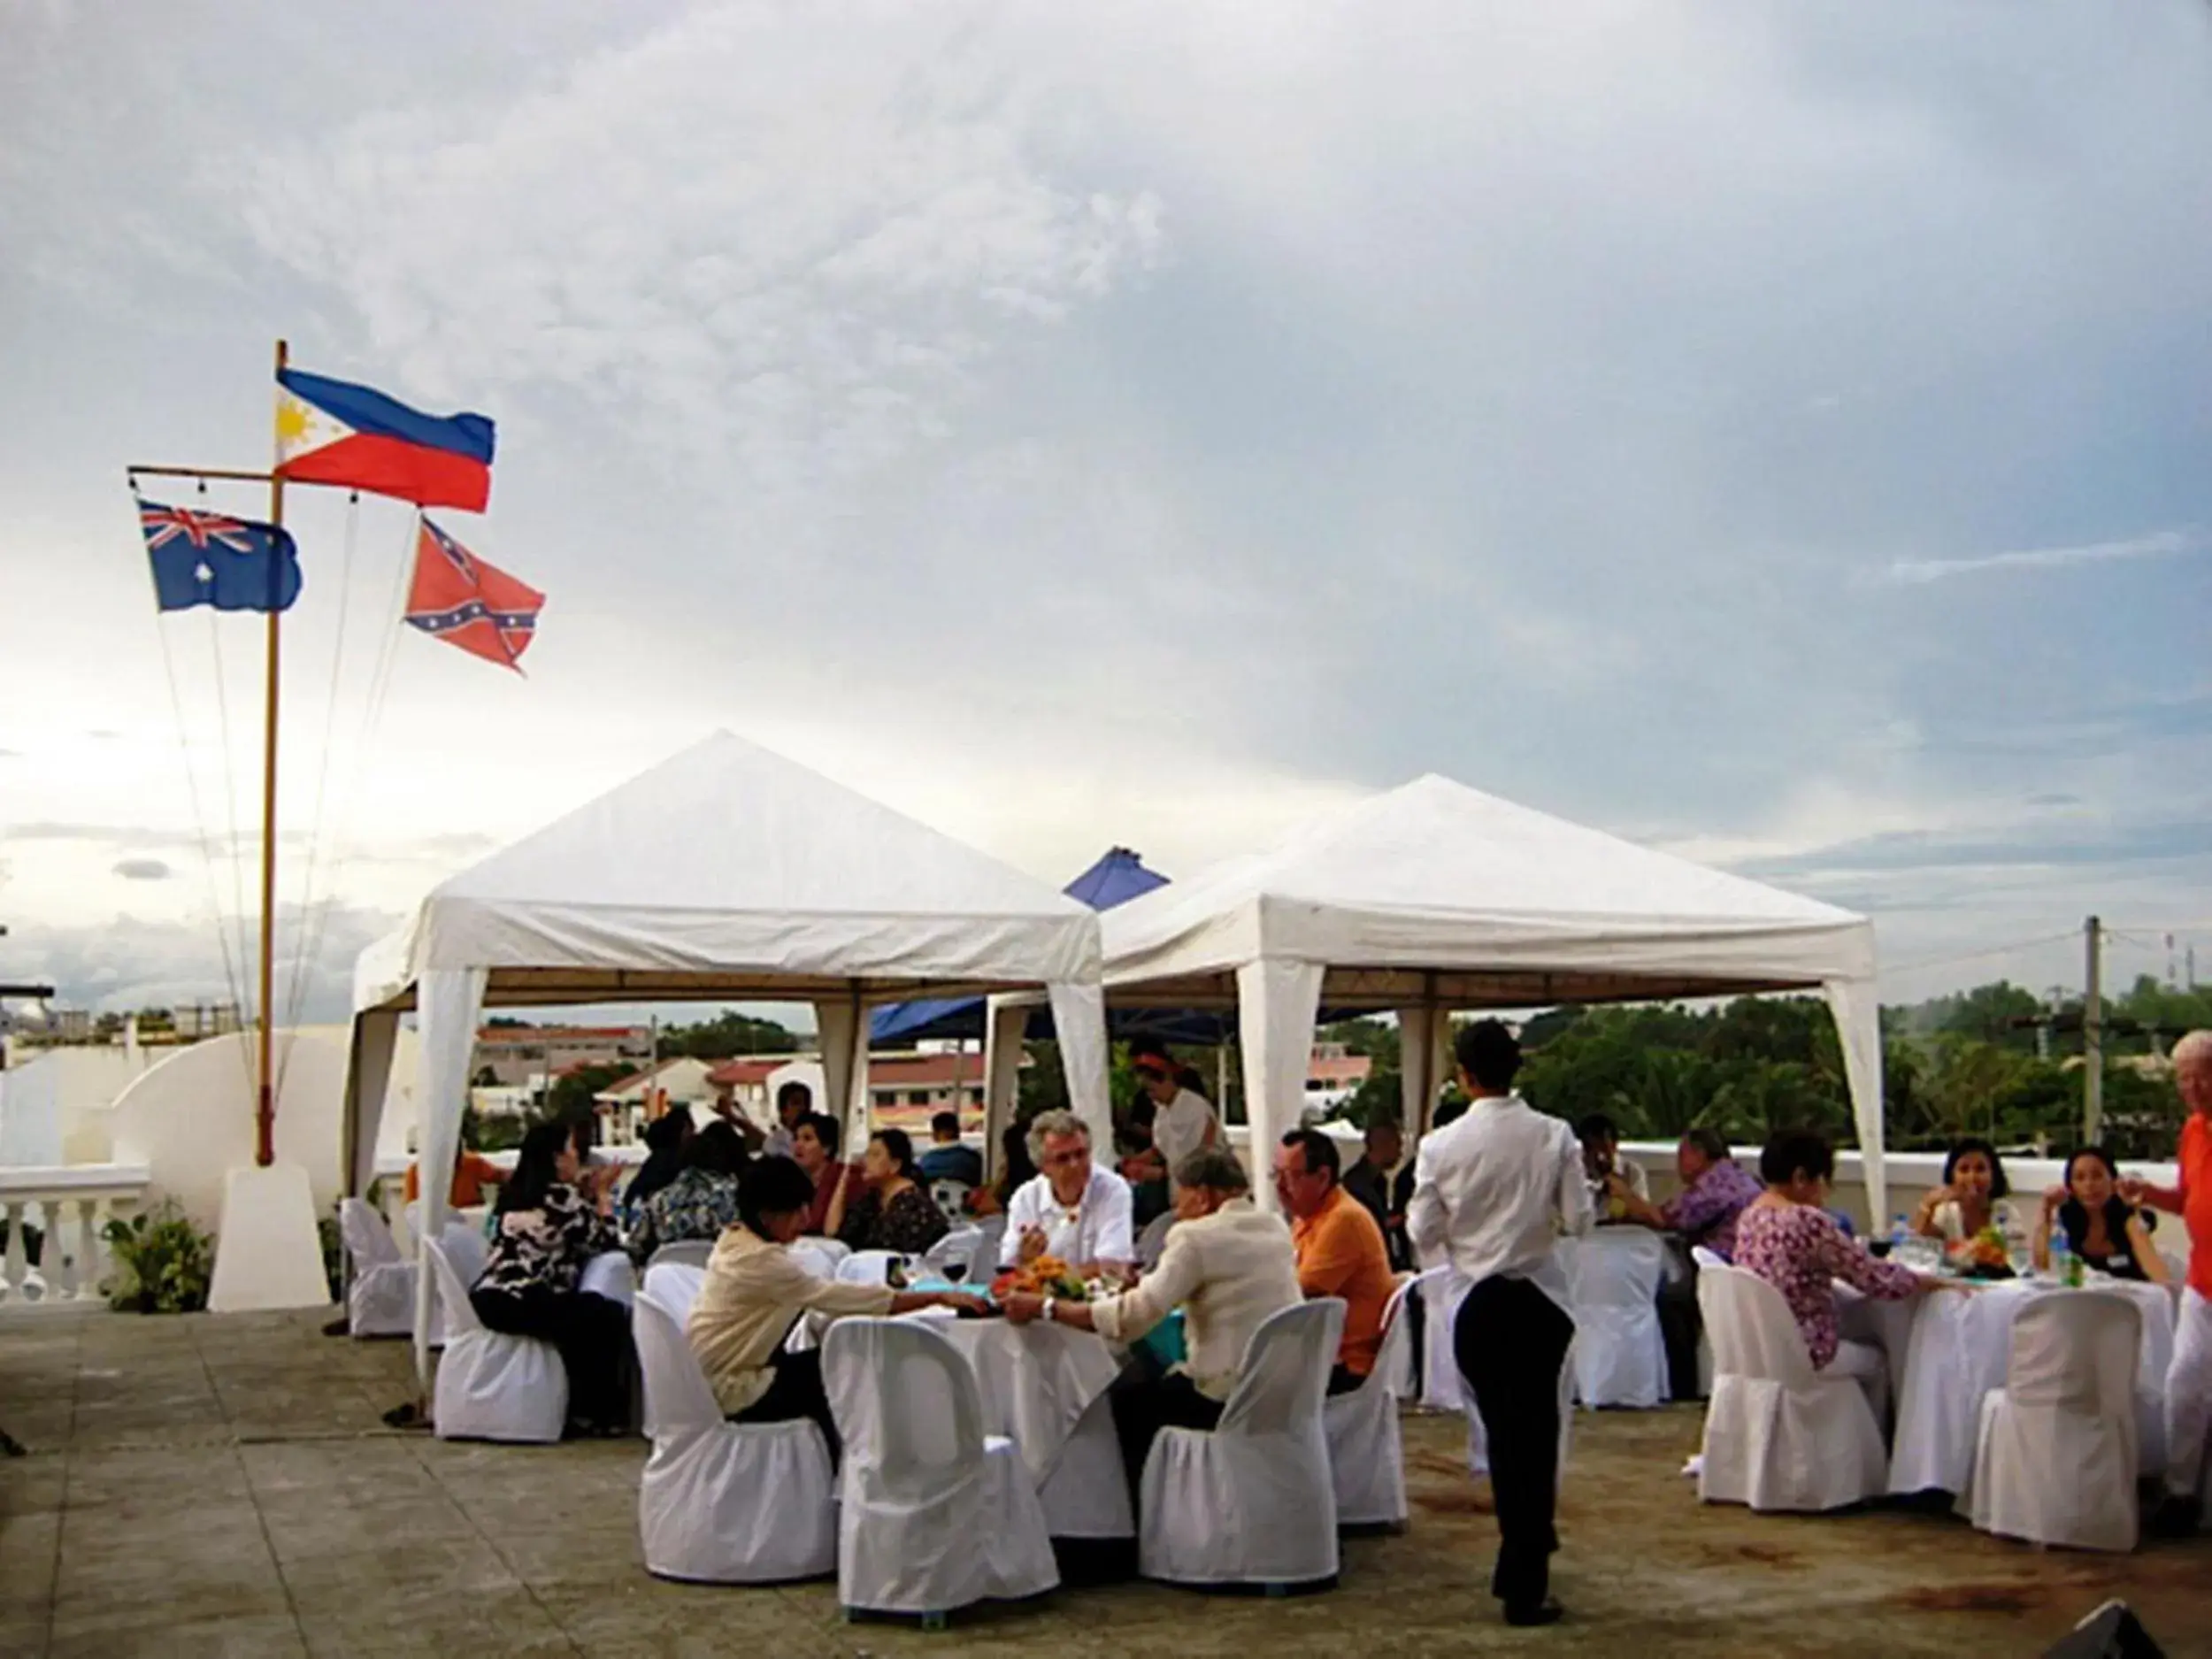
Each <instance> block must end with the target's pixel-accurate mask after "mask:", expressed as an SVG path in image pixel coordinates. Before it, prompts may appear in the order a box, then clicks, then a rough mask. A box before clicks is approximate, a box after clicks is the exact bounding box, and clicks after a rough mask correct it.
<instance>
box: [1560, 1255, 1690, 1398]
mask: <svg viewBox="0 0 2212 1659" xmlns="http://www.w3.org/2000/svg"><path fill="white" fill-rule="evenodd" d="M1559 1253H1560V1256H1561V1257H1562V1259H1563V1263H1564V1265H1565V1266H1566V1269H1567V1284H1568V1290H1569V1296H1568V1300H1569V1303H1570V1305H1571V1307H1572V1308H1573V1310H1574V1322H1575V1337H1574V1344H1575V1346H1574V1368H1575V1394H1576V1396H1577V1397H1578V1399H1579V1400H1580V1401H1581V1402H1582V1403H1583V1404H1584V1405H1586V1406H1633V1407H1638V1408H1644V1409H1648V1408H1650V1407H1652V1406H1656V1405H1659V1404H1662V1403H1663V1402H1665V1400H1666V1398H1667V1345H1666V1340H1665V1339H1664V1338H1663V1337H1662V1336H1661V1335H1660V1333H1659V1303H1658V1295H1659V1283H1660V1280H1661V1279H1663V1277H1664V1276H1665V1274H1666V1267H1667V1246H1666V1240H1663V1239H1662V1238H1661V1237H1660V1236H1659V1235H1658V1234H1657V1233H1651V1232H1647V1231H1646V1230H1645V1229H1644V1228H1642V1227H1608V1228H1606V1229H1605V1230H1604V1231H1603V1232H1602V1233H1596V1234H1593V1235H1592V1236H1591V1237H1589V1238H1586V1239H1563V1240H1560V1243H1559Z"/></svg>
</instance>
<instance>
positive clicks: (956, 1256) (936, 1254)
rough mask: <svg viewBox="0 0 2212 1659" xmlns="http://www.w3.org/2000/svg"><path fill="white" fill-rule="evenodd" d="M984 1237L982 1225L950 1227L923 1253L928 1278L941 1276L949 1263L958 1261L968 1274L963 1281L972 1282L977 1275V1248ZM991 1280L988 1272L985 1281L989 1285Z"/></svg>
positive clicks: (923, 1268) (923, 1265)
mask: <svg viewBox="0 0 2212 1659" xmlns="http://www.w3.org/2000/svg"><path fill="white" fill-rule="evenodd" d="M982 1238H983V1230H982V1229H981V1228H980V1227H968V1226H960V1227H954V1228H952V1229H950V1230H949V1232H947V1233H945V1235H944V1236H943V1237H942V1238H941V1239H939V1240H937V1242H936V1243H934V1244H933V1245H931V1246H930V1247H929V1248H928V1249H927V1250H926V1251H924V1252H923V1253H922V1260H921V1269H922V1272H923V1274H924V1275H925V1276H926V1277H928V1278H937V1277H940V1276H941V1275H942V1274H943V1272H944V1271H945V1267H946V1264H947V1263H952V1262H957V1263H959V1264H960V1271H962V1273H964V1275H966V1276H967V1277H966V1279H964V1280H963V1282H964V1283H967V1282H972V1281H973V1279H974V1277H975V1249H976V1246H977V1244H978V1243H979V1242H980V1241H981V1240H982ZM990 1282H991V1281H990V1278H989V1276H988V1275H986V1276H985V1277H984V1279H983V1283H985V1284H989V1283H990Z"/></svg>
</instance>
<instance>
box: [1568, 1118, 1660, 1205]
mask: <svg viewBox="0 0 2212 1659" xmlns="http://www.w3.org/2000/svg"><path fill="white" fill-rule="evenodd" d="M1575 1139H1576V1140H1578V1141H1581V1142H1582V1172H1583V1174H1584V1175H1585V1176H1586V1178H1587V1179H1588V1180H1589V1183H1590V1204H1591V1208H1592V1209H1593V1210H1594V1212H1595V1213H1596V1215H1597V1217H1598V1219H1599V1220H1600V1221H1620V1220H1625V1219H1626V1218H1627V1217H1626V1215H1625V1213H1624V1214H1622V1215H1619V1216H1615V1215H1612V1214H1610V1213H1609V1205H1610V1202H1611V1200H1610V1197H1609V1184H1610V1182H1611V1181H1612V1179H1613V1178H1614V1177H1615V1176H1618V1177H1619V1178H1620V1179H1621V1180H1622V1182H1623V1183H1624V1184H1625V1185H1626V1187H1628V1190H1629V1192H1630V1193H1631V1194H1632V1195H1633V1196H1635V1197H1637V1198H1640V1199H1642V1200H1643V1201H1644V1202H1646V1203H1649V1202H1651V1177H1649V1176H1648V1175H1647V1174H1645V1173H1644V1166H1643V1165H1642V1164H1639V1163H1637V1162H1636V1161H1635V1160H1634V1159H1633V1158H1624V1157H1623V1156H1621V1132H1620V1130H1619V1129H1618V1128H1617V1127H1616V1126H1615V1125H1614V1122H1613V1120H1612V1119H1611V1118H1608V1117H1607V1116H1606V1115H1605V1114H1604V1113H1603V1112H1592V1113H1590V1114H1589V1115H1588V1116H1587V1117H1586V1118H1583V1119H1582V1120H1581V1121H1580V1122H1579V1123H1578V1124H1576V1125H1575Z"/></svg>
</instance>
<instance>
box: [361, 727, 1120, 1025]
mask: <svg viewBox="0 0 2212 1659" xmlns="http://www.w3.org/2000/svg"><path fill="white" fill-rule="evenodd" d="M1098 951H1099V938H1098V924H1097V920H1096V918H1095V917H1094V914H1093V913H1092V912H1091V911H1090V910H1088V909H1087V908H1086V907H1084V906H1083V905H1081V904H1079V903H1077V902H1074V901H1073V900H1071V899H1068V898H1064V897H1063V896H1062V895H1059V894H1057V893H1055V892H1053V891H1052V890H1051V889H1050V888H1049V887H1046V886H1044V884H1042V883H1041V882H1039V881H1037V880H1034V879H1032V878H1031V877H1029V876H1026V875H1025V874H1023V873H1022V872H1019V871H1018V870H1014V869H1012V868H1010V866H1008V865H1006V864H1001V863H999V862H998V861H997V860H996V859H995V858H992V857H990V856H987V854H984V853H981V852H979V851H977V850H976V849H973V848H972V847H968V846H965V845H964V844H963V843H961V842H959V841H954V840H953V839H952V838H951V837H949V836H948V835H944V834H941V833H939V832H937V831H935V830H933V829H930V828H928V827H927V826H924V825H921V824H918V823H916V822H914V821H913V820H912V819H910V818H905V817H902V815H901V814H899V813H897V812H895V811H893V810H891V809H890V808H888V807H887V806H884V805H881V804H880V803H877V802H875V801H872V800H870V799H868V798H867V797H866V796H864V795H859V794H856V793H855V792H854V791H852V790H849V789H848V788H846V787H843V786H842V785H841V784H837V783H833V782H832V781H831V780H829V779H827V778H825V777H822V776H821V775H820V774H818V773H817V772H810V771H809V770H807V769H806V768H805V767H803V766H801V765H799V764H796V763H795V762H793V761H789V760H787V759H785V758H784V757H781V756H780V755H776V754H773V753H771V752H770V751H769V750H767V749H761V748H759V747H757V745H755V744H752V743H749V742H747V741H744V740H743V739H741V738H738V737H735V736H733V735H731V734H730V733H718V734H717V735H715V736H713V737H710V738H708V739H707V740H706V741H703V742H702V743H699V744H698V745H696V746H695V747H694V748H692V749H687V750H686V751H684V752H683V753H681V754H679V755H677V756H674V757H672V758H671V759H669V760H667V761H665V762H664V763H663V764H660V765H658V766H656V767H654V768H653V769H652V770H651V771H649V772H646V773H644V774H643V775H642V776H641V777H639V778H636V779H634V780H632V781H631V782H629V783H627V784H625V785H623V786H622V787H619V788H617V789H614V790H612V791H611V792H610V793H608V794H607V795H603V796H601V797H600V798H599V799H598V800H596V801H593V802H590V803H588V804H586V805H584V806H581V807H579V808H578V809H577V810H575V811H573V812H571V813H570V814H569V815H568V816H566V817H565V818H560V819H558V820H557V821H556V822H555V823H552V824H549V825H548V826H546V827H545V828H543V829H541V830H539V831H538V832H536V833H534V834H532V835H529V836H527V837H526V838H525V839H523V840H522V841H518V842H516V843H515V844H514V845H513V846H511V847H509V848H507V849H505V850H504V851H503V852H499V853H495V854H494V855H493V856H491V857H489V858H488V859H486V860H485V861H484V862H483V863H482V864H478V865H477V866H475V867H474V868H473V869H471V870H467V871H464V872H462V873H460V874H459V875H457V876H454V877H452V878H451V879H449V880H447V881H444V882H442V883H441V884H440V885H439V886H438V887H435V888H434V889H433V890H432V892H431V893H430V895H429V896H428V897H426V899H425V900H424V901H423V902H422V904H421V906H420V908H419V910H417V911H416V914H415V916H414V918H413V919H412V920H411V922H410V923H409V924H408V925H407V926H406V927H405V928H403V929H402V930H401V931H400V932H398V933H395V934H393V935H391V936H390V937H388V938H387V939H385V940H382V941H378V942H377V943H376V944H373V945H372V946H371V947H369V949H367V950H365V951H364V952H363V953H362V956H361V960H360V964H359V967H358V969H357V973H356V979H355V995H354V1005H355V1006H356V1007H357V1008H375V1007H388V1006H401V1007H404V1006H406V1005H407V1004H408V1001H409V998H410V993H411V987H412V986H413V985H414V983H415V982H416V981H417V980H419V979H420V977H421V976H422V975H423V974H424V973H426V972H431V971H433V970H436V969H460V968H481V969H485V970H487V971H488V972H489V974H490V976H491V978H490V982H489V986H488V995H489V997H490V998H491V1000H492V1001H494V1002H500V1003H505V1004H513V1003H527V1002H539V1003H547V1002H583V1001H591V1000H595V999H596V1000H606V999H609V998H619V999H621V1000H624V1001H631V1002H645V1001H658V1000H662V999H664V998H665V999H667V1000H671V1001H680V1000H686V999H691V1000H707V999H711V1000H727V999H729V998H731V997H733V996H743V995H755V994H757V995H764V996H771V997H777V998H803V997H806V996H809V995H814V994H817V993H825V994H829V995H843V994H845V993H846V992H848V991H849V990H850V989H851V988H852V987H853V985H854V983H855V982H856V981H858V982H860V983H861V984H862V985H863V986H864V995H865V1000H867V1001H869V1002H878V1001H892V1000H895V999H896V998H897V997H899V996H901V995H905V994H906V993H907V992H909V991H910V990H912V989H915V988H919V987H930V988H932V989H933V990H941V987H946V986H948V985H954V986H958V987H961V988H963V989H972V990H974V991H975V992H977V993H979V994H980V993H983V992H987V991H991V990H998V989H1005V988H1011V987H1016V986H1024V987H1026V986H1033V985H1038V984H1041V983H1047V982H1051V981H1059V980H1076V979H1083V978H1086V977H1088V976H1094V975H1095V974H1096V972H1097V971H1098V963H1099V956H1098Z"/></svg>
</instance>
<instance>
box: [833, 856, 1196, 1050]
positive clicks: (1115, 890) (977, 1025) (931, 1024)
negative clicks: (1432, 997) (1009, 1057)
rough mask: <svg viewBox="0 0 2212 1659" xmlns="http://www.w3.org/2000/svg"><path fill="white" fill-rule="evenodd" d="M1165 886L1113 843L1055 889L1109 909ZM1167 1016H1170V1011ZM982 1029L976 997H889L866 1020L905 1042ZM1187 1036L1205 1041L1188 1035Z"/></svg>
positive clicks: (872, 1034)
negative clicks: (889, 1000)
mask: <svg viewBox="0 0 2212 1659" xmlns="http://www.w3.org/2000/svg"><path fill="white" fill-rule="evenodd" d="M1165 886H1167V878H1166V877H1165V876H1164V875H1161V874H1159V873H1158V872H1156V871H1151V870H1148V869H1146V868H1145V867H1144V860H1143V858H1142V857H1141V856H1138V855H1137V854H1135V853H1133V852H1131V851H1130V850H1129V849H1127V848H1126V847H1113V848H1109V849H1107V852H1106V856H1104V857H1103V858H1101V859H1100V860H1099V861H1098V862H1097V863H1096V864H1093V865H1092V866H1091V867H1090V868H1089V869H1088V870H1086V871H1085V872H1083V873H1082V874H1081V875H1079V876H1078V877H1076V879H1074V880H1072V881H1071V882H1069V883H1068V885H1067V886H1066V887H1063V888H1062V889H1061V891H1062V892H1064V893H1065V894H1066V895H1068V896H1069V897H1070V898H1071V899H1080V900H1081V901H1082V902H1084V903H1086V904H1087V905H1089V906H1090V907H1091V908H1092V909H1093V910H1112V909H1113V908H1114V906H1115V905H1117V904H1126V903H1127V902H1129V901H1130V900H1131V899H1133V898H1135V897H1137V896H1138V895H1140V894H1144V893H1149V892H1151V891H1152V889H1153V888H1155V887H1165ZM1039 1017H1041V1018H1045V1019H1047V1020H1049V1018H1050V1014H1049V1012H1048V1010H1043V1009H1040V1010H1038V1013H1037V1016H1033V1018H1032V1024H1033V1025H1034V1023H1035V1020H1036V1018H1039ZM1168 1018H1170V1019H1172V1018H1174V1016H1169V1017H1168ZM1110 1023H1111V1022H1110ZM1115 1029H1116V1034H1119V1028H1118V1027H1116V1028H1115ZM1141 1029H1143V1030H1146V1031H1151V1030H1152V1029H1153V1028H1152V1027H1151V1026H1143V1027H1141ZM983 1034H984V1033H983V998H981V997H979V996H933V997H925V998H923V999H922V1000H921V1001H919V1002H893V1003H890V1004H888V1005H887V1006H886V1007H883V1008H879V1009H878V1010H875V1012H874V1013H873V1014H872V1015H870V1016H869V1019H868V1040H869V1041H871V1042H880V1043H888V1042H902V1041H907V1042H910V1041H916V1040H918V1039H919V1038H923V1037H973V1038H980V1037H982V1035H983ZM1155 1034H1166V1033H1155ZM1187 1041H1207V1040H1206V1039H1203V1038H1197V1037H1194V1038H1190V1039H1187Z"/></svg>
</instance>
